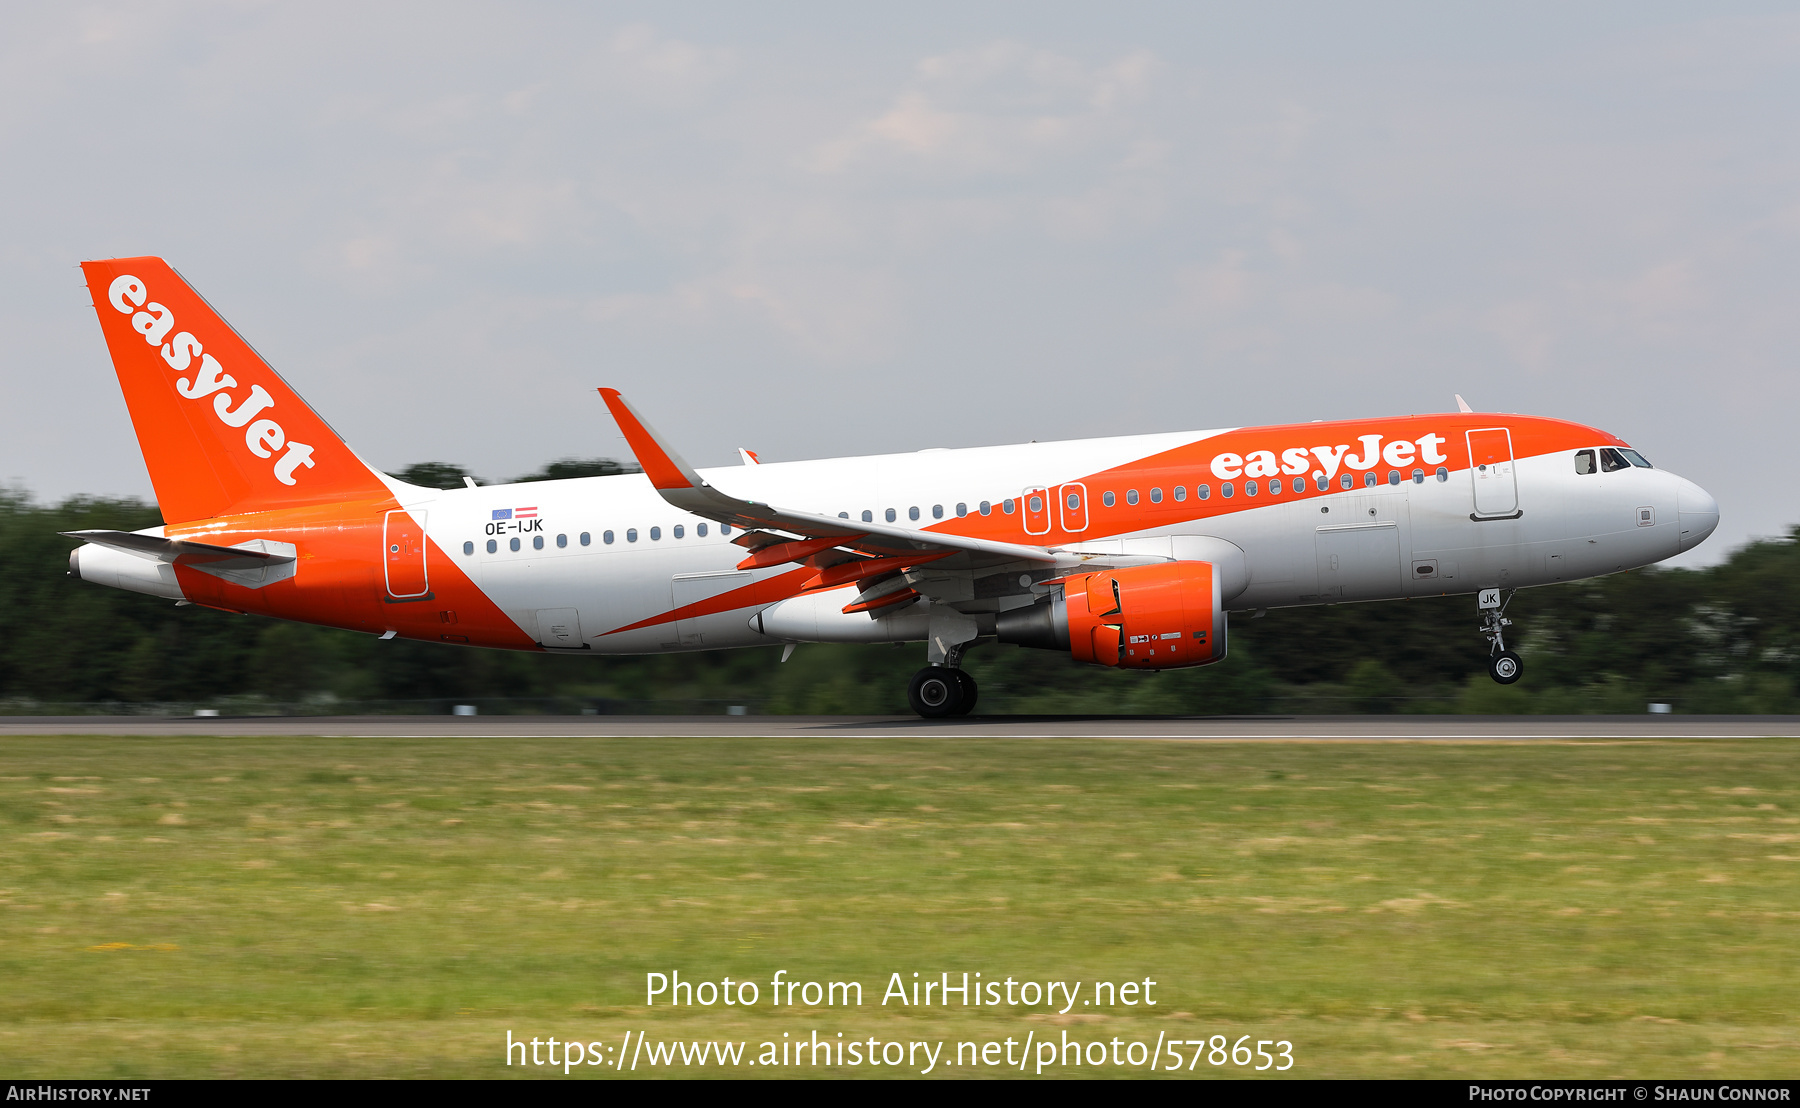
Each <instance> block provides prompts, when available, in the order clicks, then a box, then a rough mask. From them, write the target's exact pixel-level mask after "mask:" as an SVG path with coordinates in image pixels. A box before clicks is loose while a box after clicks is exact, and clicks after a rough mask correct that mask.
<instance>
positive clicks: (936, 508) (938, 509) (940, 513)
mask: <svg viewBox="0 0 1800 1108" xmlns="http://www.w3.org/2000/svg"><path fill="white" fill-rule="evenodd" d="M931 518H932V519H943V518H944V506H943V505H942V504H933V505H932V506H931Z"/></svg>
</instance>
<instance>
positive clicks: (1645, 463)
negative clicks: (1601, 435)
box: [1619, 447, 1656, 469]
mask: <svg viewBox="0 0 1800 1108" xmlns="http://www.w3.org/2000/svg"><path fill="white" fill-rule="evenodd" d="M1619 453H1621V454H1623V455H1625V460H1626V461H1628V462H1630V463H1631V464H1632V465H1634V466H1637V467H1638V468H1639V469H1655V468H1656V467H1655V466H1653V465H1651V464H1650V462H1649V460H1648V459H1647V458H1645V457H1644V456H1643V455H1642V454H1639V453H1638V452H1637V451H1635V450H1626V449H1624V448H1623V447H1621V448H1620V449H1619Z"/></svg>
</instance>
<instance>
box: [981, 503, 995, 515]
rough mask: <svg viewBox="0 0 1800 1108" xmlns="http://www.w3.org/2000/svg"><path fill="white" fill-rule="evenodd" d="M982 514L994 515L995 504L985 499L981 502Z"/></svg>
mask: <svg viewBox="0 0 1800 1108" xmlns="http://www.w3.org/2000/svg"><path fill="white" fill-rule="evenodd" d="M981 514H982V515H984V516H991V515H993V514H994V506H993V505H992V504H990V503H988V502H987V501H985V500H983V501H982V502H981Z"/></svg>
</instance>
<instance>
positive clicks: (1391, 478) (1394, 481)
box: [1388, 469, 1400, 485]
mask: <svg viewBox="0 0 1800 1108" xmlns="http://www.w3.org/2000/svg"><path fill="white" fill-rule="evenodd" d="M1399 483H1400V471H1399V470H1397V469H1390V470H1388V484H1390V485H1398V484H1399Z"/></svg>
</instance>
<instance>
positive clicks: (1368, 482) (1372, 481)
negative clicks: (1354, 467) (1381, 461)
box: [1363, 469, 1381, 489]
mask: <svg viewBox="0 0 1800 1108" xmlns="http://www.w3.org/2000/svg"><path fill="white" fill-rule="evenodd" d="M1380 480H1381V478H1379V477H1377V476H1375V471H1374V470H1372V469H1371V470H1370V471H1369V472H1367V473H1365V474H1363V488H1365V489H1372V488H1374V487H1375V485H1376V483H1377V482H1379V481H1380Z"/></svg>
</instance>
